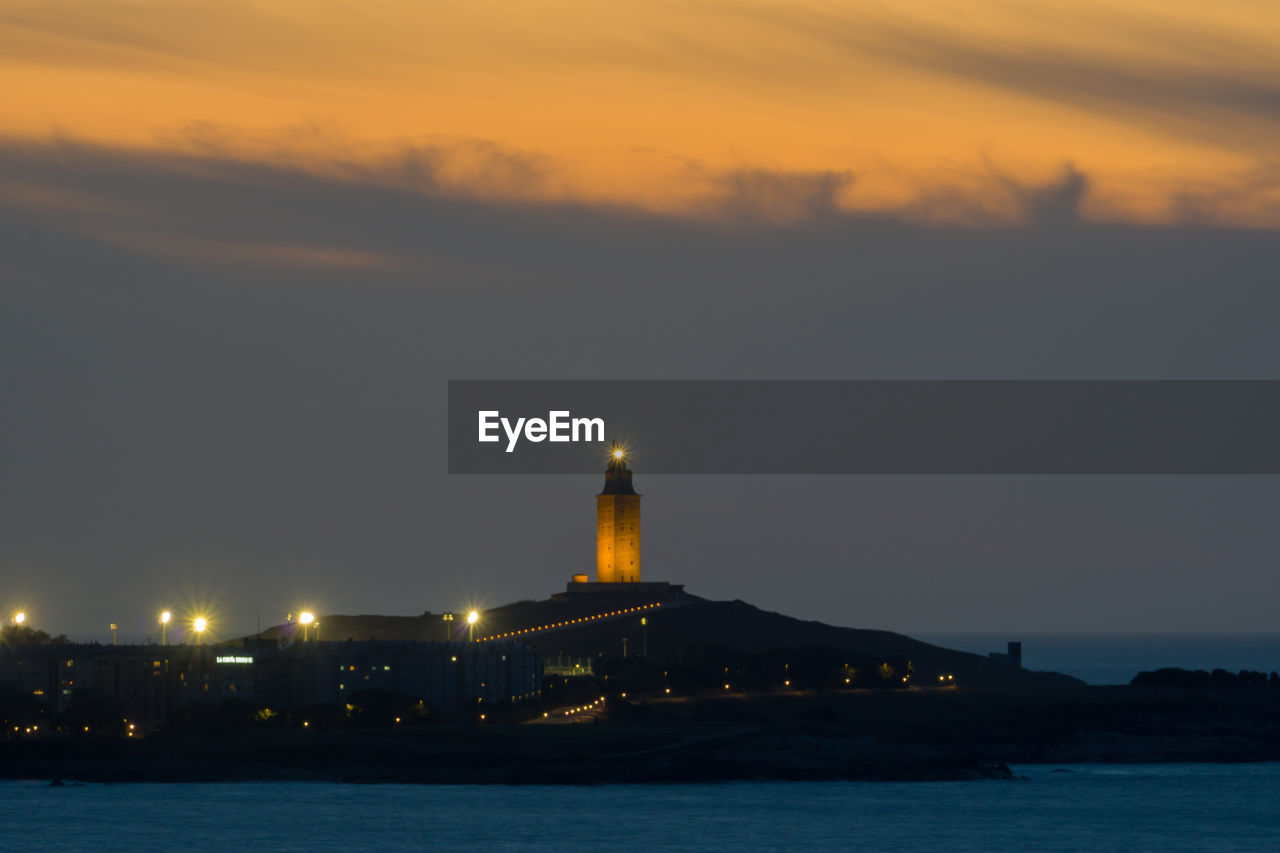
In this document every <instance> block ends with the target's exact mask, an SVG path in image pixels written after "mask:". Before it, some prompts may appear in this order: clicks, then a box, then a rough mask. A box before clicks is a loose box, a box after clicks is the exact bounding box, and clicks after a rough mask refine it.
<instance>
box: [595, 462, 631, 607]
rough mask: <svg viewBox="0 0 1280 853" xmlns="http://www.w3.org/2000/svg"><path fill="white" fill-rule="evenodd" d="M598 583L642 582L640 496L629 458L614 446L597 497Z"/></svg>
mask: <svg viewBox="0 0 1280 853" xmlns="http://www.w3.org/2000/svg"><path fill="white" fill-rule="evenodd" d="M596 581H598V582H599V583H639V582H640V495H637V494H636V490H635V488H633V487H632V485H631V469H630V468H628V467H627V455H626V452H625V451H623V449H622V448H621V447H618V446H617V445H614V447H613V452H612V454H611V458H610V459H609V467H608V468H606V469H605V472H604V490H603V491H601V492H600V494H598V495H596Z"/></svg>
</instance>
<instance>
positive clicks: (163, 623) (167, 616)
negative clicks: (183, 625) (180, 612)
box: [160, 610, 173, 646]
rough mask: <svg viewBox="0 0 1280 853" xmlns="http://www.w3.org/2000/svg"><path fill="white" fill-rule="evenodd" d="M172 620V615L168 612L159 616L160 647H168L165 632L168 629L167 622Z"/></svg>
mask: <svg viewBox="0 0 1280 853" xmlns="http://www.w3.org/2000/svg"><path fill="white" fill-rule="evenodd" d="M172 618H173V614H172V613H170V612H169V611H168V610H165V611H163V612H162V613H161V614H160V645H162V646H167V645H169V642H168V636H167V632H168V629H169V620H170V619H172Z"/></svg>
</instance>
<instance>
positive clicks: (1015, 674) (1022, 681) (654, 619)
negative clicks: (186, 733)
mask: <svg viewBox="0 0 1280 853" xmlns="http://www.w3.org/2000/svg"><path fill="white" fill-rule="evenodd" d="M574 599H575V597H571V596H565V597H562V598H552V599H550V600H546V601H521V602H516V603H514V604H508V605H505V606H503V607H497V608H493V609H490V610H486V611H484V613H483V616H482V621H481V622H480V623H479V625H478V628H477V631H476V637H477V638H481V637H488V636H500V635H503V634H508V633H510V632H515V631H519V630H521V629H525V628H530V627H535V628H536V627H539V626H544V625H555V624H557V623H562V622H570V623H573V620H575V619H584V618H588V617H591V616H593V615H597V614H600V613H605V612H612V611H615V610H618V609H625V608H628V607H634V606H636V605H639V604H644V603H648V601H649V600H648V599H645V598H643V597H642V596H641V597H637V596H632V595H626V594H619V595H604V596H598V597H597V596H583V597H580V598H578V600H574ZM459 615H461V614H459ZM642 615H643V617H644V618H645V620H646V622H647V624H646V625H645V626H641V624H640V618H641V616H642ZM321 623H322V631H323V636H324V638H325V639H326V640H345V639H354V640H368V639H375V640H442V639H444V638H445V637H447V636H453V637H455V638H456V637H461V638H465V637H466V626H465V624H464V623H463V622H462V621H461V619H455V620H454V621H453V622H445V621H443V620H442V614H436V613H424V614H423V615H421V616H339V615H333V616H324V617H322V618H321ZM294 631H296V628H295V626H291V625H284V626H275V627H273V628H270V629H268V630H266V631H264V632H263V636H266V637H281V636H292V634H293V632H294ZM450 632H452V633H450ZM624 637H626V638H627V640H628V644H627V648H628V654H629V655H632V656H638V655H640V654H641V652H642V650H643V651H644V652H647V654H646V655H645V656H646V657H647V658H650V659H652V660H655V661H662V660H664V659H666V658H668V657H669V656H671V655H676V654H680V653H682V652H684V651H685V650H688V649H690V648H713V647H719V648H723V649H731V650H734V651H737V652H741V653H749V654H751V653H753V654H762V653H766V652H771V651H777V650H781V649H786V648H816V647H822V648H829V649H836V650H840V651H842V652H847V653H848V654H849V655H850V656H851V657H854V658H857V659H860V660H863V661H871V660H875V661H883V660H890V659H899V660H902V661H906V662H909V663H910V664H911V667H912V670H913V676H912V678H913V681H915V682H916V683H919V684H926V683H932V682H935V681H936V680H937V677H938V676H939V675H952V676H954V681H955V683H957V684H961V685H964V686H968V687H1017V686H1052V685H1066V684H1079V683H1080V682H1079V681H1078V680H1077V679H1074V678H1071V677H1070V676H1066V675H1062V674H1060V673H1047V672H1036V671H1032V670H1024V669H1021V668H1018V667H1013V666H1009V665H1007V664H1002V663H996V662H994V661H991V660H989V659H988V658H986V657H983V656H982V655H976V654H971V653H969V652H961V651H955V650H953V649H946V648H942V647H941V646H934V645H931V644H929V643H925V642H921V641H920V640H916V639H913V638H911V637H908V636H906V635H904V634H896V633H894V632H892V631H878V630H869V629H863V628H840V627H836V626H834V625H827V624H824V623H822V622H813V621H805V620H801V619H795V618H792V617H790V616H784V615H782V614H780V613H773V612H769V611H766V610H761V609H759V608H757V607H753V606H752V605H750V604H747V603H746V602H743V601H709V600H707V599H704V598H699V597H697V596H693V595H688V596H685V597H684V598H683V599H681V600H679V601H667V602H664V603H662V606H660V607H657V608H653V609H649V610H645V611H643V612H640V611H635V612H630V613H624V614H623V615H620V616H617V617H610V618H607V619H603V620H599V621H592V622H587V623H581V622H580V623H574V624H569V625H567V626H565V627H562V628H557V629H553V630H547V631H536V632H533V633H530V634H527V635H522V636H521V639H523V640H524V641H525V642H528V643H531V644H532V645H534V646H536V647H537V648H538V650H539V651H540V652H541V653H542V655H543V658H544V660H546V661H548V662H553V661H554V660H555V659H556V658H557V657H567V658H596V657H600V656H604V657H618V656H621V654H622V650H623V645H622V640H623V638H624ZM1011 639H1012V638H1011ZM779 681H781V677H779Z"/></svg>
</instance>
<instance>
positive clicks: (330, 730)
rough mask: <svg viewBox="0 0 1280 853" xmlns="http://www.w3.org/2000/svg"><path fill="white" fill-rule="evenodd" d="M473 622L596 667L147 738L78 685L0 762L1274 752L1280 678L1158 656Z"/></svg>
mask: <svg viewBox="0 0 1280 853" xmlns="http://www.w3.org/2000/svg"><path fill="white" fill-rule="evenodd" d="M656 605H660V606H656ZM460 615H461V614H460ZM641 616H643V618H644V619H645V624H644V625H641V624H640V621H639V620H640V618H641ZM320 626H321V627H320V629H319V630H322V631H323V632H324V634H325V637H324V639H325V641H328V642H332V641H338V642H341V641H342V640H345V639H347V638H351V639H354V640H367V639H376V640H381V641H411V640H443V639H445V638H446V636H449V637H452V638H453V639H455V640H456V639H459V635H460V634H461V636H462V637H465V636H466V633H465V632H466V631H467V627H466V624H465V621H463V620H462V619H458V618H455V619H454V620H452V621H451V622H450V621H446V620H444V619H442V618H441V615H440V614H432V613H426V614H423V615H422V616H418V617H394V616H332V615H327V616H322V617H321V618H320ZM531 628H532V629H533V630H529V629H531ZM294 630H296V626H293V625H284V626H275V627H273V628H271V629H269V630H268V631H265V632H263V635H262V638H265V639H270V638H271V637H281V638H289V639H296V638H295V637H293V636H292V632H293V631H294ZM474 630H476V632H477V633H476V639H477V640H478V641H482V640H483V639H484V638H486V637H490V636H495V637H499V638H501V639H502V640H503V642H507V641H509V639H510V638H511V635H512V634H517V636H518V638H519V639H522V640H525V641H527V642H530V643H532V644H535V645H536V646H537V647H538V648H539V650H540V651H541V652H542V654H543V656H544V658H545V659H546V660H547V661H548V662H556V661H563V659H565V658H566V657H567V658H578V659H581V658H590V662H591V667H590V669H591V670H593V672H592V674H589V675H584V676H581V677H575V676H572V675H570V674H569V672H567V671H566V670H565V669H564V667H563V665H561V666H558V667H553V671H552V672H550V673H549V674H548V675H547V676H546V677H544V679H543V685H542V694H541V699H542V702H541V705H538V704H537V703H528V702H526V703H510V704H507V703H497V704H494V705H489V704H485V705H484V707H483V709H482V708H480V707H479V705H478V704H477V705H476V707H471V706H466V707H462V708H459V709H454V710H452V711H448V712H446V711H442V710H439V709H434V708H431V707H429V706H428V705H426V704H424V703H423V702H421V701H419V697H416V696H408V695H400V694H395V693H387V692H384V691H379V690H364V691H357V692H353V693H351V694H349V695H345V698H344V700H343V701H342V702H340V703H337V704H334V703H329V704H322V705H316V706H312V707H308V708H280V709H275V710H271V709H263V708H259V707H257V705H255V704H254V703H252V702H249V701H245V700H243V699H239V698H231V699H228V700H226V701H223V702H221V703H220V704H215V703H207V704H204V703H196V704H193V705H189V706H186V707H184V708H182V709H181V711H180V713H177V714H175V715H174V716H173V717H172V718H171V719H170V720H168V721H167V722H166V724H165V726H164V728H163V729H161V730H159V731H156V732H147V733H145V734H144V733H141V732H138V733H137V734H139V735H143V736H140V737H134V736H133V735H130V734H128V733H126V732H125V731H123V729H122V728H121V727H120V725H119V719H120V717H119V714H118V713H116V712H114V711H113V710H112V709H111V708H110V707H109V703H107V702H106V701H105V697H101V696H99V697H97V699H98V700H100V701H97V702H96V703H95V701H94V700H95V697H94V696H93V695H90V694H89V693H85V694H83V695H81V694H79V693H77V694H76V696H75V697H73V698H74V699H75V700H76V701H74V702H72V703H71V706H70V708H69V709H68V711H67V712H66V714H64V715H62V716H63V717H65V719H63V718H61V717H60V718H59V719H55V720H51V721H50V723H51V725H52V729H51V730H46V731H45V732H44V733H30V734H26V733H22V732H18V733H16V734H10V733H8V731H6V732H5V735H4V740H3V741H0V775H4V776H8V777H11V778H12V777H25V778H32V777H45V778H54V779H56V778H69V779H80V780H87V781H88V780H97V781H166V780H173V781H179V780H181V781H204V780H272V779H282V780H283V779H288V780H328V781H345V782H417V783H506V784H535V783H546V784H596V783H604V782H698V781H716V780H733V779H866V780H951V779H956V780H959V779H999V778H1010V777H1011V776H1012V773H1011V771H1010V770H1009V767H1008V765H1010V764H1019V763H1054V764H1059V763H1060V764H1071V763H1077V762H1102V761H1111V762H1166V761H1230V762H1235V761H1262V760H1280V725H1277V722H1276V721H1277V720H1280V676H1276V675H1270V676H1268V675H1265V674H1263V673H1252V672H1242V673H1239V674H1232V673H1227V672H1225V671H1223V670H1215V671H1213V672H1212V673H1210V672H1202V671H1196V672H1191V671H1186V670H1178V669H1163V670H1157V671H1154V672H1150V673H1142V674H1140V675H1139V676H1138V677H1136V678H1135V679H1134V682H1133V684H1132V685H1128V686H1108V687H1091V686H1087V685H1085V684H1083V683H1082V682H1080V681H1078V680H1076V679H1073V678H1069V677H1067V676H1064V675H1060V674H1057V673H1043V672H1033V671H1028V670H1023V669H1021V668H1020V667H1019V666H1016V665H1014V664H1012V663H1011V662H1009V661H1008V660H1007V659H1006V660H1004V661H1002V660H1001V659H1000V658H998V657H997V658H994V659H993V658H984V657H982V656H980V655H974V654H968V653H964V652H958V651H953V650H950V649H944V648H940V647H938V646H933V645H930V644H927V643H922V642H920V641H918V640H914V639H912V638H910V637H907V636H904V635H902V634H895V633H892V632H888V631H875V630H864V629H852V628H839V627H834V626H831V625H824V624H822V623H818V622H806V621H801V620H797V619H792V618H790V617H787V616H783V615H781V614H777V613H770V612H766V611H763V610H760V609H758V608H755V607H752V606H751V605H748V604H746V603H744V602H741V601H732V602H713V601H707V600H705V599H701V598H697V597H695V596H683V595H672V596H670V597H668V598H667V599H665V600H662V601H660V602H659V601H645V600H643V599H641V598H637V597H636V596H635V595H634V594H620V595H617V596H614V595H609V594H606V595H596V594H590V595H585V596H577V595H564V596H558V597H553V598H552V599H550V600H548V601H538V602H535V601H525V602H517V603H515V604H511V605H507V606H505V607H500V608H495V609H491V610H487V611H485V612H484V613H483V617H482V621H481V622H480V623H478V625H477V626H476V628H475V629H474ZM517 632H518V633H517ZM623 637H626V638H627V640H628V643H627V645H628V655H627V656H626V657H623V656H622V654H621V652H622V642H621V641H622V638H623ZM240 642H242V641H230V642H229V643H228V644H227V645H228V646H234V645H237V644H239V643H240ZM247 642H251V643H259V642H261V639H260V638H257V637H255V638H252V639H248V640H247ZM2 698H4V697H2V696H0V699H2ZM10 700H12V701H10ZM24 703H25V704H24ZM35 704H38V703H37V702H36V700H35V699H34V698H33V697H32V696H30V695H27V694H23V695H18V694H17V693H15V694H14V695H12V696H9V697H8V699H5V705H6V707H9V706H12V709H13V710H14V711H15V712H16V711H21V710H22V709H23V708H25V707H26V706H28V705H30V706H32V707H31V708H28V711H30V712H31V713H35V712H36V711H37V710H38V709H36V708H35V707H34V705H35ZM482 711H483V716H481V712H482ZM15 731H16V730H15Z"/></svg>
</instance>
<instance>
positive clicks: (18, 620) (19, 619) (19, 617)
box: [13, 610, 27, 625]
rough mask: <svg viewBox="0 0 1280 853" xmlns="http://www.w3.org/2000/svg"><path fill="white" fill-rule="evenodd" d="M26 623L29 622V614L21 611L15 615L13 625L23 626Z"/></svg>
mask: <svg viewBox="0 0 1280 853" xmlns="http://www.w3.org/2000/svg"><path fill="white" fill-rule="evenodd" d="M26 621H27V614H25V613H23V612H22V611H21V610H19V611H18V612H17V613H15V614H13V624H15V625H21V624H22V623H23V622H26Z"/></svg>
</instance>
